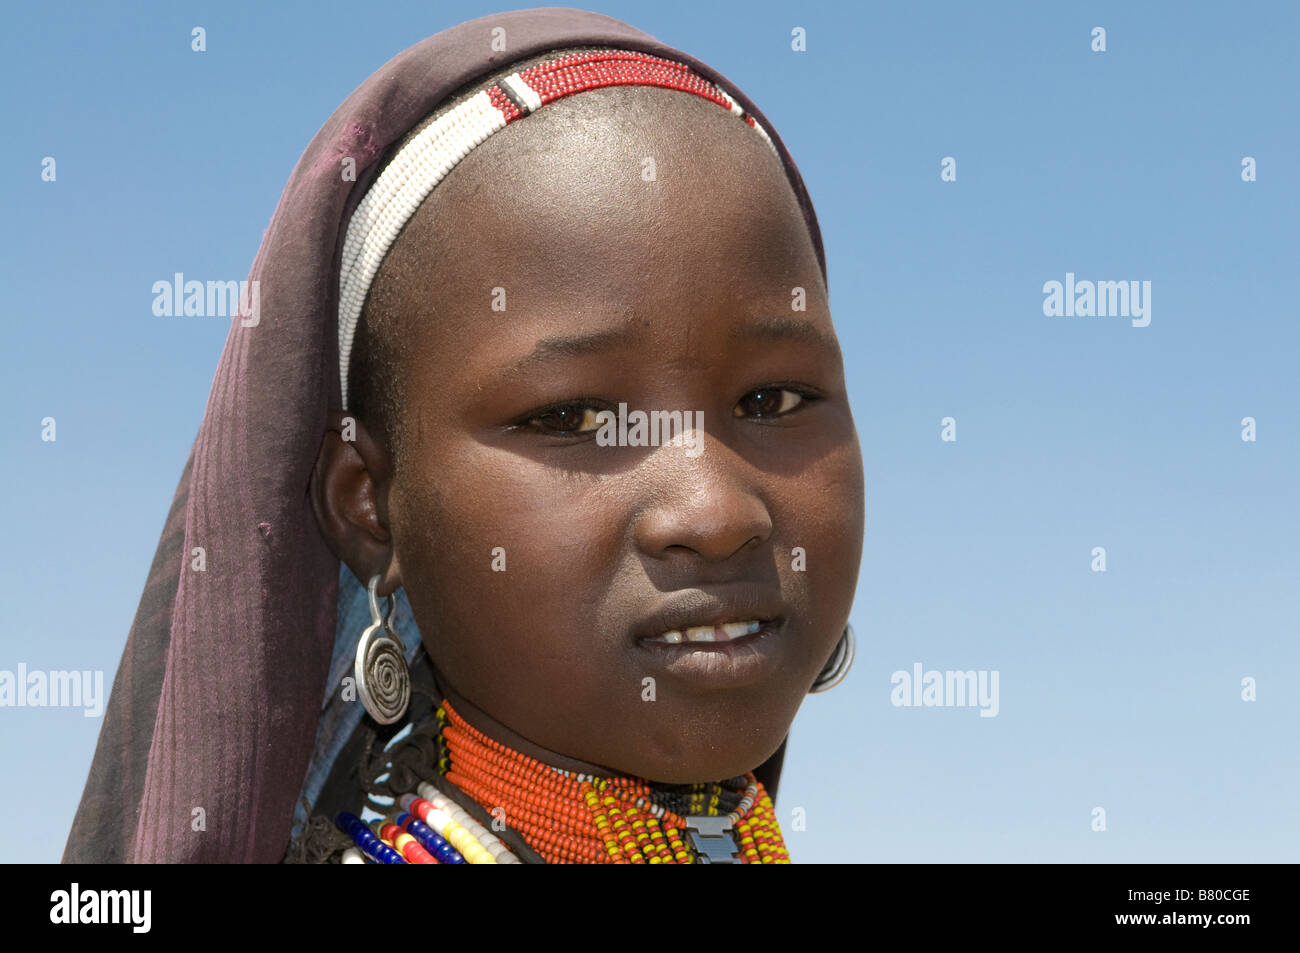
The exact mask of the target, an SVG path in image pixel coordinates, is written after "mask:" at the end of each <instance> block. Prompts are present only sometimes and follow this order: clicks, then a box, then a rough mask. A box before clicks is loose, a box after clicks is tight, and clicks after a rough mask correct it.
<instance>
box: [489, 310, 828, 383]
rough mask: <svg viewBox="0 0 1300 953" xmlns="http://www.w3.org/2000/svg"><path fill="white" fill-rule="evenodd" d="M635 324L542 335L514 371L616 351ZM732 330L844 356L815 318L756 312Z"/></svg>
mask: <svg viewBox="0 0 1300 953" xmlns="http://www.w3.org/2000/svg"><path fill="white" fill-rule="evenodd" d="M631 324H632V322H630V321H629V322H628V324H627V325H624V326H623V327H615V328H603V329H601V330H599V331H592V332H590V333H587V334H572V335H555V336H552V337H547V338H542V339H541V340H540V341H538V342H537V345H536V346H535V347H534V348H533V350H532V353H530V354H528V355H527V356H526V357H524V358H522V359H521V360H519V361H517V362H515V365H514V370H515V371H516V372H518V373H522V372H524V371H526V370H528V369H529V368H530V367H534V366H536V365H538V364H543V363H548V362H550V361H552V360H555V359H556V358H559V357H585V356H588V355H592V354H601V353H603V352H605V351H610V350H613V349H614V348H616V347H618V346H620V345H625V344H627V343H629V342H630V340H631V333H630V326H631ZM730 330H731V334H730V336H731V337H732V338H733V339H735V338H750V339H757V340H761V341H769V342H773V343H782V342H799V343H803V344H811V345H812V346H814V347H816V348H820V349H821V350H823V351H826V352H827V353H828V354H831V355H833V356H834V357H835V358H837V359H838V358H839V357H840V356H841V355H840V343H839V341H838V339H836V337H835V335H834V334H832V333H830V332H828V331H825V330H823V329H822V328H820V327H818V326H817V325H815V324H813V323H812V322H811V321H800V320H798V319H797V318H785V317H779V316H773V315H755V316H754V317H751V318H749V319H748V320H746V321H745V322H744V323H743V324H739V325H735V326H733V327H732V328H731V329H730Z"/></svg>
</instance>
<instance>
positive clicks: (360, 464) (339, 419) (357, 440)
mask: <svg viewBox="0 0 1300 953" xmlns="http://www.w3.org/2000/svg"><path fill="white" fill-rule="evenodd" d="M325 426H326V430H325V436H324V439H323V440H322V441H321V447H320V453H319V454H318V455H317V457H316V466H315V468H314V469H313V470H312V474H311V483H310V485H309V487H308V490H307V493H308V496H309V497H310V499H311V507H312V511H313V512H314V513H315V514H316V523H317V525H318V526H319V527H320V531H321V535H322V536H324V537H325V543H326V545H328V546H329V548H330V552H332V553H333V554H334V555H335V556H337V557H338V558H339V559H340V560H342V561H343V562H345V563H347V565H348V567H349V568H350V569H351V570H352V572H353V573H354V574H355V575H356V577H357V579H358V580H360V581H361V584H362V585H363V586H364V585H366V584H368V583H369V581H370V578H371V577H372V576H374V575H376V574H378V575H379V576H380V577H381V578H380V580H379V594H380V595H388V594H389V593H390V592H394V591H395V590H396V589H397V588H398V587H400V586H401V584H402V571H401V567H400V566H399V565H398V561H397V552H396V551H395V550H394V548H393V535H392V533H391V532H390V531H389V529H388V489H389V485H390V482H391V480H392V461H391V459H390V458H389V455H388V451H387V450H385V449H384V447H383V446H382V445H381V444H380V442H379V441H378V440H376V439H374V437H372V436H371V434H370V432H369V431H367V430H366V428H365V427H364V425H363V424H362V423H361V421H360V420H359V419H357V418H356V417H355V416H354V415H353V414H350V413H348V412H347V411H342V410H331V411H330V412H329V417H328V418H327V420H326V425H325ZM345 437H350V438H351V439H345Z"/></svg>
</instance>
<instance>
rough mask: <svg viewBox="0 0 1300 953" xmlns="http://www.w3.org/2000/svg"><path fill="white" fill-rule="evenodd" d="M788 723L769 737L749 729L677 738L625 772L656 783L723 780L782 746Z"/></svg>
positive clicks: (693, 782) (750, 768) (749, 768)
mask: <svg viewBox="0 0 1300 953" xmlns="http://www.w3.org/2000/svg"><path fill="white" fill-rule="evenodd" d="M788 730H789V726H786V727H785V729H784V730H781V731H778V732H775V733H774V735H773V736H772V737H764V738H762V739H759V738H756V737H755V736H754V734H753V733H752V730H751V731H750V732H749V733H744V732H741V733H737V734H733V735H730V736H714V737H712V738H709V739H707V740H703V741H702V740H701V739H699V738H681V739H676V741H677V743H676V744H674V745H672V747H671V750H668V751H664V750H659V751H656V752H654V754H653V755H652V756H651V757H649V758H645V759H640V760H639V763H638V764H637V765H635V766H629V768H635V769H639V770H627V771H626V773H628V774H631V775H633V776H635V777H640V778H645V779H647V780H649V781H653V782H657V783H659V784H701V783H708V782H712V781H722V780H724V779H726V778H734V777H738V776H740V775H743V774H745V773H746V772H749V771H753V770H754V769H755V768H757V767H758V766H759V765H761V764H762V763H763V762H764V761H766V760H767V759H768V758H770V757H771V756H772V755H773V754H774V753H775V752H776V749H777V748H779V747H781V742H782V741H783V740H784V739H785V736H786V733H787V731H788Z"/></svg>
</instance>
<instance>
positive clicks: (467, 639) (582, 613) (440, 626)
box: [392, 452, 623, 692]
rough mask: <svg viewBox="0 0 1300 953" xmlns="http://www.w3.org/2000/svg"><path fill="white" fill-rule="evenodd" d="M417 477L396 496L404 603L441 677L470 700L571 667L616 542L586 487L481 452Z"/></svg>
mask: <svg viewBox="0 0 1300 953" xmlns="http://www.w3.org/2000/svg"><path fill="white" fill-rule="evenodd" d="M421 472H423V473H424V474H426V475H425V476H423V477H421V478H420V479H418V480H413V481H406V484H405V486H404V487H403V491H402V493H401V499H402V500H403V501H404V503H403V505H402V507H401V512H394V513H393V514H392V516H393V522H394V533H395V535H400V538H399V539H397V546H398V552H399V553H400V554H401V559H402V573H403V583H404V585H405V587H406V589H407V595H408V597H409V598H410V599H411V602H412V607H413V608H414V609H415V610H416V614H417V617H418V618H420V619H421V622H422V625H421V631H422V633H423V634H424V636H425V638H426V640H427V641H429V642H436V644H437V656H436V657H437V658H438V660H439V664H440V666H441V667H443V669H444V671H445V673H446V675H447V676H448V677H449V678H450V679H451V680H452V681H453V683H457V687H458V688H461V690H462V691H466V692H468V691H470V690H472V689H473V688H474V687H477V686H485V684H486V683H487V682H488V681H489V680H492V679H494V680H496V681H498V682H499V681H500V680H501V679H502V678H507V679H508V678H509V677H510V675H511V672H512V671H514V670H516V669H517V670H518V671H519V672H520V673H526V672H527V671H528V669H529V666H535V665H537V664H538V663H539V662H541V660H543V659H546V660H548V661H549V663H550V664H556V663H562V664H564V665H566V666H579V667H580V666H581V665H582V664H583V663H584V661H586V660H587V658H588V653H585V652H584V651H583V648H584V640H585V639H586V638H587V637H588V636H587V633H586V631H585V630H584V628H583V626H582V624H581V623H582V622H583V620H584V619H585V620H587V622H588V624H589V623H590V620H591V619H593V618H595V617H596V616H597V614H598V613H599V612H600V608H601V606H600V602H601V599H602V598H603V595H604V594H605V593H607V592H608V591H609V587H610V584H611V579H610V577H611V575H612V573H613V571H614V567H616V566H617V565H618V561H619V546H620V544H621V541H622V538H623V533H622V529H621V527H620V523H619V521H618V519H617V514H615V513H607V512H605V511H604V510H603V509H602V506H601V502H602V497H601V495H600V493H599V492H598V491H596V490H595V489H594V487H595V484H594V483H593V482H591V481H590V480H589V479H587V480H584V479H580V478H578V477H574V476H572V475H565V474H564V473H563V472H558V471H556V470H555V469H554V468H553V467H547V468H542V467H540V466H539V465H538V464H536V463H534V462H532V461H528V460H521V459H520V458H518V457H515V456H513V455H509V454H502V455H501V457H500V458H497V457H495V455H493V454H484V453H481V452H480V453H478V454H477V455H476V456H475V457H473V458H467V460H466V462H465V464H463V465H459V464H457V463H455V462H450V461H449V460H448V458H447V456H446V455H444V456H443V459H442V461H441V462H439V463H438V464H437V465H430V466H429V467H428V468H426V469H424V470H423V471H421ZM431 474H436V477H435V476H432V475H431ZM462 686H463V687H462Z"/></svg>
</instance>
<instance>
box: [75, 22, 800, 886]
mask: <svg viewBox="0 0 1300 953" xmlns="http://www.w3.org/2000/svg"><path fill="white" fill-rule="evenodd" d="M498 27H500V28H503V29H504V31H505V36H506V37H507V41H508V43H509V49H508V50H507V51H504V52H503V51H494V50H493V49H492V46H491V40H492V36H493V30H494V29H496V28H498ZM576 46H611V47H618V48H622V49H629V50H634V51H639V52H643V53H649V54H651V55H655V56H660V57H664V58H667V59H672V60H676V61H678V62H680V63H684V64H686V65H687V66H689V67H690V68H691V69H693V70H694V71H695V72H697V73H699V74H700V75H701V76H703V77H705V78H706V79H707V80H709V81H710V82H712V83H714V84H716V85H717V86H718V87H720V88H721V89H723V90H725V91H726V92H727V93H728V94H729V95H730V96H732V97H733V98H734V99H735V101H736V102H737V103H738V104H739V105H740V106H741V107H742V108H743V109H744V110H745V111H746V112H747V113H749V114H750V115H752V116H754V117H755V119H756V120H757V121H759V122H760V123H762V124H763V126H764V127H765V128H766V129H767V131H768V133H769V135H770V137H771V140H772V143H773V145H774V146H775V147H776V150H777V154H778V155H779V156H780V158H781V160H782V162H783V163H784V165H785V169H786V172H787V174H788V176H789V180H790V183H791V186H792V187H793V189H794V191H795V195H796V197H797V198H798V201H799V205H800V207H801V208H802V210H803V214H804V217H805V219H806V220H807V223H808V229H809V232H810V234H811V236H812V239H813V244H814V246H815V248H816V252H817V257H818V261H819V263H820V265H821V269H822V274H823V277H824V276H825V273H826V262H825V253H824V251H823V248H822V241H821V232H820V229H819V228H818V224H817V218H816V215H815V213H814V211H813V208H812V203H811V201H810V199H809V197H808V194H807V191H806V190H805V187H804V184H803V179H802V178H801V177H800V175H799V171H798V169H797V168H796V167H795V164H794V161H793V160H792V159H791V158H790V155H789V152H788V151H787V150H786V148H785V145H784V144H783V143H782V142H781V139H780V137H779V136H778V135H777V134H776V132H775V131H774V130H773V128H772V125H771V124H770V123H768V122H767V120H766V119H765V117H763V114H762V113H761V112H760V111H759V110H758V108H757V107H756V106H755V105H754V104H753V103H752V102H751V101H750V100H749V99H748V98H747V97H746V96H745V95H744V94H743V93H742V92H741V91H740V90H738V89H737V88H736V87H735V86H734V85H733V84H732V83H731V82H730V81H729V80H727V79H726V78H725V77H724V76H722V75H721V74H719V73H718V72H716V71H715V70H713V69H711V68H709V67H708V66H707V65H705V64H704V63H702V62H700V61H699V60H697V59H695V58H694V57H691V56H689V55H687V54H685V53H682V52H680V51H678V50H676V49H673V48H672V47H669V46H666V45H665V44H663V43H660V42H659V41H657V40H655V39H654V38H653V37H651V36H649V35H648V34H645V33H642V32H641V31H639V30H636V29H634V28H633V27H631V26H628V25H627V24H625V23H622V22H620V21H619V20H615V19H612V18H610V17H607V16H603V15H601V14H597V13H589V12H586V11H583V10H575V9H569V8H563V7H545V8H539V9H533V10H519V11H514V12H508V13H500V14H495V15H492V16H486V17H481V18H479V19H476V20H472V21H469V22H467V23H462V24H460V25H459V26H456V27H453V28H451V29H449V30H445V31H443V32H442V33H439V34H437V35H435V36H431V37H429V38H428V39H426V40H424V41H423V42H421V43H418V44H416V45H415V46H413V47H411V48H410V49H408V50H406V51H405V52H403V53H401V54H399V55H398V56H396V57H394V58H393V59H392V60H390V61H389V62H388V63H386V64H385V65H384V66H383V67H381V68H380V69H379V70H378V72H376V73H375V74H374V75H373V76H371V77H370V78H369V79H367V80H366V81H365V82H364V83H363V84H362V85H361V86H360V88H358V89H357V90H356V91H355V92H354V93H352V95H351V96H349V97H348V99H347V100H346V101H345V102H344V103H343V105H341V106H340V107H339V108H338V109H337V110H336V111H335V112H334V114H333V115H332V116H331V117H330V118H329V120H328V121H327V122H326V123H325V125H324V126H323V127H322V128H321V130H320V132H318V133H317V134H316V137H315V138H314V139H313V140H312V142H311V144H310V145H309V146H308V147H307V150H306V151H305V152H304V153H303V155H302V158H301V159H299V160H298V164H297V166H296V167H295V168H294V171H293V174H292V176H291V177H290V179H289V182H288V185H287V186H286V187H285V190H284V193H283V195H282V196H281V198H280V202H279V205H278V206H277V207H276V210H275V214H274V216H273V217H272V219H271V223H270V226H269V227H268V228H267V230H266V233H265V235H264V237H263V240H262V246H261V248H260V250H259V251H258V253H257V257H256V258H255V259H254V261H253V266H252V270H251V271H250V273H249V280H250V287H252V284H251V282H253V281H256V282H258V285H257V287H259V289H260V293H259V300H258V310H257V322H256V323H255V324H254V323H253V322H252V320H251V318H244V319H238V318H237V319H236V320H234V321H233V322H232V326H231V330H230V335H229V337H228V338H227V340H226V345H225V349H224V351H223V352H222V355H221V361H220V364H219V365H218V367H217V372H216V375H215V378H214V380H213V383H212V390H211V393H210V395H209V397H208V404H207V408H206V411H205V414H204V418H203V422H202V424H201V426H200V428H199V432H198V436H197V437H196V439H195V441H194V446H193V448H192V450H191V451H190V456H189V459H188V460H187V461H186V464H185V468H184V471H183V472H182V474H181V478H180V483H179V484H178V486H177V488H176V494H175V497H174V498H173V500H172V504H171V509H170V511H169V513H168V514H167V520H166V523H165V525H164V527H163V532H162V537H161V539H160V540H159V543H158V549H157V552H156V554H155V556H154V561H153V565H152V566H151V568H150V571H149V577H148V582H147V583H146V585H145V588H144V592H143V594H142V596H141V599H140V605H139V608H138V610H137V612H136V616H135V620H134V622H133V624H132V626H131V632H130V636H129V638H128V639H127V643H126V648H125V650H124V652H123V655H122V662H121V665H120V666H119V668H118V672H117V677H116V679H115V680H114V683H113V691H112V695H111V697H110V699H109V704H108V709H107V712H106V715H105V719H104V725H103V729H102V730H101V732H100V736H99V743H98V746H97V748H96V750H95V757H94V761H93V763H92V765H91V769H90V775H89V778H88V779H87V782H86V787H85V791H84V793H83V795H82V800H81V805H80V808H79V810H78V813H77V820H76V825H75V828H74V830H73V833H72V835H71V836H70V838H69V840H68V844H67V847H66V849H65V852H64V856H63V860H64V862H71V863H83V862H122V861H135V862H235V863H239V862H274V861H278V860H280V859H281V858H282V857H283V855H284V852H285V848H286V846H287V844H288V840H289V834H290V827H291V824H292V821H293V816H294V811H295V800H296V798H297V796H298V794H299V792H300V791H301V790H302V787H303V780H304V775H305V774H306V772H307V768H308V762H309V759H310V757H311V754H312V750H313V743H314V741H315V739H316V731H317V724H318V721H319V719H320V716H321V699H322V697H323V696H324V695H325V692H326V681H327V678H328V674H329V667H330V661H331V653H332V649H333V646H334V641H335V627H336V621H337V610H338V599H339V562H338V560H337V559H336V558H335V557H334V556H333V555H332V554H331V553H330V551H329V549H328V548H327V547H326V544H325V541H324V539H323V537H322V536H321V534H320V531H319V530H318V529H317V525H316V521H315V517H314V516H313V513H312V509H311V506H310V503H309V501H308V495H307V488H308V484H309V482H310V479H311V473H312V469H313V466H314V464H315V462H316V458H317V454H318V452H319V449H320V446H321V441H322V438H323V436H324V434H325V430H326V415H327V412H328V410H329V409H330V408H331V407H339V406H340V405H341V393H340V384H339V372H338V367H339V347H338V338H337V319H338V300H339V260H340V254H341V247H342V243H343V237H344V232H345V229H346V227H347V223H348V221H349V219H350V218H351V215H352V212H353V210H354V209H355V208H356V206H357V204H358V203H359V202H360V200H361V199H362V197H363V196H364V195H365V193H366V190H367V188H368V187H369V185H370V184H371V182H372V181H373V180H374V178H375V176H376V174H377V173H378V172H379V171H380V169H379V166H380V165H381V159H382V157H383V156H384V155H385V153H386V150H388V149H389V148H390V147H391V146H393V145H395V144H396V143H398V142H400V141H401V140H402V139H403V138H404V137H405V135H406V134H407V133H408V132H410V131H411V130H412V129H413V128H415V127H416V126H417V125H419V124H420V123H421V121H423V120H425V119H427V118H428V117H429V116H430V115H432V114H433V113H434V112H436V110H437V108H438V107H439V106H440V105H441V104H442V103H443V102H444V101H445V100H446V99H447V98H448V97H449V96H450V95H451V94H453V93H454V92H456V91H457V90H459V89H460V88H461V87H463V86H465V85H466V84H467V83H470V82H472V81H474V80H476V79H478V78H480V77H485V76H486V75H488V74H490V73H493V72H496V71H497V70H500V69H501V68H502V67H504V66H507V65H509V64H510V63H511V62H514V61H517V60H521V59H524V58H527V57H530V56H535V55H537V54H541V53H545V52H547V51H550V50H555V49H564V48H567V47H576ZM525 121H526V120H525ZM347 157H351V158H352V159H353V160H354V161H355V164H356V181H343V180H342V177H341V176H340V168H341V163H342V161H343V160H344V159H345V158H347ZM198 547H202V548H203V550H204V552H205V557H206V570H205V571H203V572H196V571H192V570H191V557H192V554H193V553H194V551H195V550H196V549H197V548H198ZM774 757H775V756H774ZM777 770H779V766H778V768H777ZM200 819H201V820H202V824H199V823H198V821H199V820H200ZM200 827H201V828H202V829H201V830H198V829H196V828H200Z"/></svg>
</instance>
